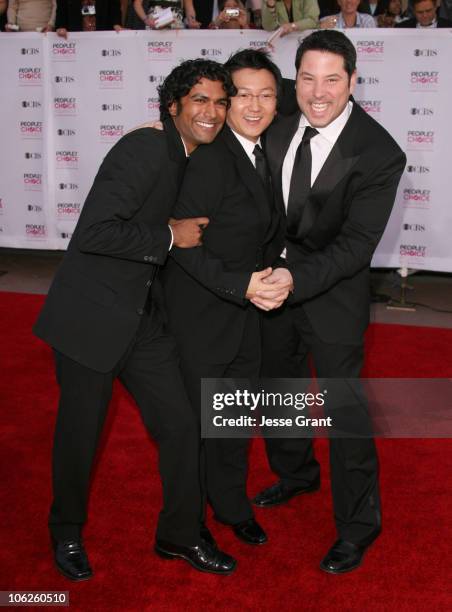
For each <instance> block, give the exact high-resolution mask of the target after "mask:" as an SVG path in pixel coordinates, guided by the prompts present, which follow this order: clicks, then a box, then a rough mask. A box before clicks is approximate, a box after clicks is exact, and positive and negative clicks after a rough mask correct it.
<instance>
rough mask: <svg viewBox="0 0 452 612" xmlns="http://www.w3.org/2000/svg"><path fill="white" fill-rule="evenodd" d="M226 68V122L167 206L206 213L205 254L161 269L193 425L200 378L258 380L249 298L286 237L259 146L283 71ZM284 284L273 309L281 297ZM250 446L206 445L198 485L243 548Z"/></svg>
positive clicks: (251, 534)
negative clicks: (230, 88) (230, 91)
mask: <svg viewBox="0 0 452 612" xmlns="http://www.w3.org/2000/svg"><path fill="white" fill-rule="evenodd" d="M225 68H226V69H227V70H228V71H229V72H230V73H231V76H232V81H233V83H234V86H235V87H236V89H237V93H236V95H235V96H233V97H232V98H231V106H230V108H229V110H228V114H227V119H226V125H225V127H224V128H223V131H222V132H221V134H220V135H219V136H218V137H217V138H216V139H215V141H214V142H213V143H212V144H211V145H209V146H208V147H204V148H200V149H198V150H197V151H196V153H195V154H194V155H193V156H192V158H191V160H190V163H189V165H188V168H187V171H186V174H185V177H184V182H183V185H182V188H181V192H180V196H179V198H178V203H177V205H176V207H175V209H174V214H175V216H179V217H187V216H198V215H201V214H202V215H205V216H208V217H209V219H210V222H209V226H208V227H207V229H206V230H205V232H204V235H203V245H202V247H200V248H197V249H172V251H171V257H170V258H169V259H168V262H167V265H166V267H165V268H164V270H162V272H163V275H162V280H163V286H164V290H165V296H166V298H167V299H166V301H167V304H168V315H169V323H170V329H171V331H172V332H173V333H174V336H175V338H176V341H177V345H178V348H179V351H180V353H181V367H182V373H183V375H184V380H185V383H186V387H187V391H188V394H189V397H190V400H191V403H192V406H193V408H194V410H195V411H196V414H197V417H198V418H199V413H200V410H201V378H239V379H243V378H246V379H253V378H257V377H258V376H259V370H260V364H261V354H260V344H261V339H260V313H259V312H258V310H257V309H256V308H254V307H253V305H252V304H251V303H250V301H249V300H250V299H251V298H252V297H253V296H254V295H255V294H256V291H257V290H259V289H260V290H265V289H266V288H267V286H266V285H265V284H263V282H262V279H263V278H265V277H266V276H268V275H269V273H270V272H271V269H266V266H268V264H269V262H273V261H274V260H275V259H276V258H277V257H278V255H279V253H280V252H281V248H282V246H283V239H284V234H283V231H282V227H281V223H280V221H281V217H282V214H281V211H279V210H277V209H276V208H275V205H274V199H273V194H272V188H271V182H270V174H269V172H268V170H267V162H266V159H265V155H264V153H263V151H262V148H261V140H260V137H261V135H262V133H263V132H264V130H266V129H267V127H268V126H269V125H270V123H271V122H272V121H273V119H274V117H275V114H276V108H277V99H278V95H279V92H280V87H281V74H280V72H279V69H278V68H277V67H276V65H275V64H273V62H272V61H271V60H270V59H269V57H268V56H267V55H266V54H265V53H263V52H261V51H256V50H253V49H246V50H243V51H240V52H238V53H236V54H234V55H233V56H232V57H231V58H230V59H229V60H228V61H227V62H226V64H225ZM281 285H282V286H280V287H279V288H278V289H279V292H280V295H279V296H278V300H279V303H282V301H283V300H284V299H285V298H286V297H287V294H288V287H287V286H285V285H284V283H282V284H281ZM275 305H276V304H275ZM248 442H249V441H248V440H247V439H246V438H245V439H244V438H239V439H231V438H228V439H206V440H203V441H202V474H203V476H202V482H201V485H202V487H203V493H204V497H205V501H206V500H208V501H209V503H210V505H211V506H212V508H213V510H214V513H215V517H216V519H217V520H218V521H219V522H221V523H224V524H225V525H228V526H230V527H231V528H232V529H233V532H234V533H235V535H236V536H237V537H238V538H239V539H241V540H242V541H244V542H246V543H247V544H252V545H259V544H263V543H264V542H266V540H267V536H266V534H265V531H264V530H263V529H262V527H261V526H260V525H259V523H258V522H257V521H256V519H255V517H254V512H253V508H252V505H251V504H250V501H249V499H248V496H247V492H246V481H247V471H248V446H249V444H248Z"/></svg>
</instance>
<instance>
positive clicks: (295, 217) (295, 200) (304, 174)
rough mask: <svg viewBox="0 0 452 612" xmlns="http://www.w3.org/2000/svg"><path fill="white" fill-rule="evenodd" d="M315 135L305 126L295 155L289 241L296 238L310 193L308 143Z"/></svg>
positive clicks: (288, 228) (309, 149)
mask: <svg viewBox="0 0 452 612" xmlns="http://www.w3.org/2000/svg"><path fill="white" fill-rule="evenodd" d="M316 134H318V131H317V130H316V129H315V128H312V127H311V126H309V125H308V126H306V128H305V130H304V133H303V138H302V139H301V142H300V144H299V145H298V149H297V152H296V154H295V160H294V164H293V170H292V177H291V179H290V190H289V201H288V204H287V233H288V237H289V239H291V238H292V239H296V238H297V235H298V231H299V229H300V222H301V217H302V215H303V209H304V206H305V204H306V201H307V199H308V196H309V192H310V191H311V169H312V155H311V144H310V141H311V138H313V137H314V136H315V135H316Z"/></svg>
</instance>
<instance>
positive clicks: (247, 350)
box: [181, 308, 261, 525]
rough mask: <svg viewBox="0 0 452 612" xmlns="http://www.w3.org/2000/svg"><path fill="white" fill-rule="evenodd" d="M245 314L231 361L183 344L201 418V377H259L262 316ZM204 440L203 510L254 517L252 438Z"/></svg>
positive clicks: (235, 518)
mask: <svg viewBox="0 0 452 612" xmlns="http://www.w3.org/2000/svg"><path fill="white" fill-rule="evenodd" d="M246 316H247V319H246V322H245V325H244V329H243V335H242V340H241V343H240V345H239V346H238V347H237V353H236V355H235V356H234V358H233V359H232V361H230V362H228V363H211V362H209V360H208V359H207V358H203V357H202V356H199V357H197V356H196V355H194V354H193V353H190V352H189V347H188V346H186V347H183V346H182V347H181V350H182V362H181V363H182V372H183V376H184V381H185V386H186V388H187V392H188V395H189V397H190V400H191V404H192V406H193V408H194V409H195V411H196V416H197V418H200V409H201V378H251V379H256V378H258V376H259V369H260V364H261V353H260V316H259V313H258V312H257V310H255V309H254V308H249V309H248V312H247V315H246ZM184 348H185V349H186V352H185V353H184ZM201 443H202V448H201V466H200V474H201V488H202V495H203V507H204V512H205V505H206V503H207V501H208V502H209V503H210V505H211V506H212V508H213V511H214V513H215V517H216V518H218V519H219V520H220V521H221V522H223V523H226V524H228V525H234V524H237V523H240V522H242V521H246V520H248V519H250V518H253V516H254V513H253V509H252V506H251V504H250V501H249V499H248V495H247V492H246V482H247V476H248V450H249V440H248V439H247V438H207V439H204V440H202V441H201Z"/></svg>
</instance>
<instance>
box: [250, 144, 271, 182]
mask: <svg viewBox="0 0 452 612" xmlns="http://www.w3.org/2000/svg"><path fill="white" fill-rule="evenodd" d="M253 155H254V159H255V160H256V172H257V173H258V175H259V176H260V178H261V181H262V182H263V184H264V187H265V189H270V172H269V171H268V164H267V158H266V157H265V153H264V152H263V151H262V149H261V148H260V146H259V145H256V146H255V147H254V150H253Z"/></svg>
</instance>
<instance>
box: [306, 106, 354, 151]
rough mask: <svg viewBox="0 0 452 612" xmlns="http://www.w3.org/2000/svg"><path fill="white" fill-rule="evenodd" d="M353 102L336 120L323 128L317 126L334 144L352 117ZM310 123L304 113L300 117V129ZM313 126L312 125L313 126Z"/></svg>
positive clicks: (321, 133) (320, 132)
mask: <svg viewBox="0 0 452 612" xmlns="http://www.w3.org/2000/svg"><path fill="white" fill-rule="evenodd" d="M352 108H353V102H351V101H349V102H348V104H347V105H346V107H345V108H344V110H343V111H342V113H341V114H340V115H339V117H336V119H335V120H334V121H332V122H331V123H329V124H328V125H326V126H325V127H323V128H316V130H317V131H318V133H319V134H320V135H321V136H323V137H324V138H325V139H326V140H328V142H329V143H331V144H332V145H334V144H335V142H336V140H337V139H338V138H339V134H340V133H341V132H342V130H343V129H344V126H345V124H346V123H347V121H348V118H349V117H350V113H351V112H352ZM308 125H310V123H309V121H308V120H307V119H306V117H305V116H304V115H301V117H300V123H299V124H298V129H301V128H303V129H304V128H305V127H306V126H308ZM311 127H312V126H311Z"/></svg>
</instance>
